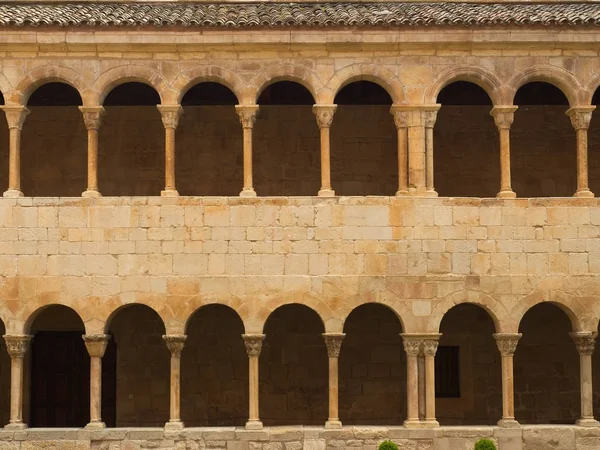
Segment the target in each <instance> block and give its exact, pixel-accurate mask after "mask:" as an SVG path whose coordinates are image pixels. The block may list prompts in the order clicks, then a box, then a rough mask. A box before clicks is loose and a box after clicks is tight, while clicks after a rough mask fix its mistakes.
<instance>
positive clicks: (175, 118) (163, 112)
mask: <svg viewBox="0 0 600 450" xmlns="http://www.w3.org/2000/svg"><path fill="white" fill-rule="evenodd" d="M156 107H157V108H158V110H159V111H160V117H161V119H162V123H163V126H164V127H165V128H173V129H176V128H177V125H178V124H179V117H181V115H182V114H183V108H182V107H181V105H156Z"/></svg>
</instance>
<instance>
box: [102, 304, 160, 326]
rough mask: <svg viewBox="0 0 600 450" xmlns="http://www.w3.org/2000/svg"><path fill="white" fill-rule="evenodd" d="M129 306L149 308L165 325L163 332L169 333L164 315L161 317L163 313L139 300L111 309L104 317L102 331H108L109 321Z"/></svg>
mask: <svg viewBox="0 0 600 450" xmlns="http://www.w3.org/2000/svg"><path fill="white" fill-rule="evenodd" d="M131 306H142V307H144V308H148V309H150V310H151V311H152V312H154V313H155V314H156V315H157V316H158V317H160V320H161V321H162V324H163V326H164V327H165V333H166V334H170V333H169V329H168V328H167V320H165V317H163V315H162V314H161V312H160V311H158V310H157V309H156V308H155V307H154V306H152V305H150V304H148V303H141V302H136V303H127V304H124V305H120V306H119V307H117V308H116V309H114V310H112V311H111V312H110V313H109V314H108V316H107V317H106V318H105V319H104V321H103V322H104V333H108V331H109V330H110V326H111V323H112V321H113V319H114V318H115V317H116V316H117V315H118V314H119V313H120V312H121V311H123V310H124V309H126V308H129V307H131Z"/></svg>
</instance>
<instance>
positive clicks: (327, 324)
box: [246, 293, 342, 333]
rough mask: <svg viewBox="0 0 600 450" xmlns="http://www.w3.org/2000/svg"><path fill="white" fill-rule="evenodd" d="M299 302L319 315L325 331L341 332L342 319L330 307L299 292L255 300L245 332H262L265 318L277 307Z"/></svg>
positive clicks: (315, 298)
mask: <svg viewBox="0 0 600 450" xmlns="http://www.w3.org/2000/svg"><path fill="white" fill-rule="evenodd" d="M292 304H299V305H303V306H306V307H308V308H309V309H311V310H313V311H314V312H315V313H317V315H318V316H319V319H320V320H321V323H322V324H323V326H324V328H325V332H326V333H338V332H339V333H341V332H342V321H341V320H340V319H339V318H337V317H335V316H334V314H333V311H332V309H331V307H330V306H329V305H328V304H327V303H326V302H324V301H323V300H321V299H320V298H318V297H317V296H313V295H309V294H304V293H299V294H297V295H294V294H290V296H287V297H285V298H275V299H271V300H269V301H267V302H264V303H263V302H257V306H256V309H255V310H253V311H251V312H250V317H252V318H253V319H249V320H248V322H246V323H247V326H246V332H247V333H262V332H263V330H264V328H265V325H266V323H267V320H268V318H269V316H270V315H271V314H273V313H274V312H275V311H276V310H277V309H279V308H281V307H282V306H285V305H292Z"/></svg>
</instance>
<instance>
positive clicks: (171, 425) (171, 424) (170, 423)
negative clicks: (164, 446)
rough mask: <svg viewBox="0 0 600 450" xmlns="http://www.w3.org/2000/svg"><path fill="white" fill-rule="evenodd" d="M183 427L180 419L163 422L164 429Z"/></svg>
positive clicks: (170, 429)
mask: <svg viewBox="0 0 600 450" xmlns="http://www.w3.org/2000/svg"><path fill="white" fill-rule="evenodd" d="M184 428H185V424H184V423H183V422H182V421H181V420H169V421H168V422H167V423H165V431H180V430H183V429H184Z"/></svg>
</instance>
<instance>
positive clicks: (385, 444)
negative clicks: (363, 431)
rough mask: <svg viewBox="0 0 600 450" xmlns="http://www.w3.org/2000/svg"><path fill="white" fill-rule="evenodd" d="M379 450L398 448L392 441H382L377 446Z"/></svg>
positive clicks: (395, 449)
mask: <svg viewBox="0 0 600 450" xmlns="http://www.w3.org/2000/svg"><path fill="white" fill-rule="evenodd" d="M379 450H398V446H397V445H396V444H394V443H393V442H392V441H383V442H382V443H381V444H379Z"/></svg>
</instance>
